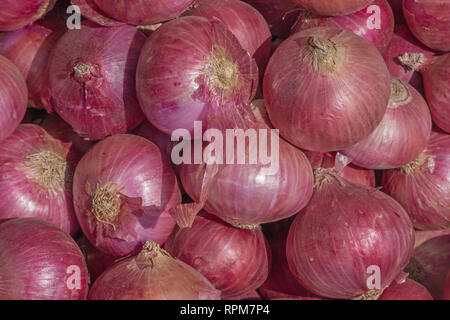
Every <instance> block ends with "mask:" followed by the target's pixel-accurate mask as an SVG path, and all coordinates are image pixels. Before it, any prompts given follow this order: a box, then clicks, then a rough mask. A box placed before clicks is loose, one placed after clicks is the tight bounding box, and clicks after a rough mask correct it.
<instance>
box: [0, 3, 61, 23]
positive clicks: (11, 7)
mask: <svg viewBox="0 0 450 320" xmlns="http://www.w3.org/2000/svg"><path fill="white" fill-rule="evenodd" d="M56 1H57V0H21V1H15V0H3V1H2V10H1V12H0V31H12V30H17V29H20V28H22V27H25V26H26V25H29V24H32V23H33V22H34V21H36V20H38V19H40V18H42V17H43V16H44V15H45V14H46V13H47V12H48V11H50V10H51V9H52V8H53V6H54V5H55V3H56Z"/></svg>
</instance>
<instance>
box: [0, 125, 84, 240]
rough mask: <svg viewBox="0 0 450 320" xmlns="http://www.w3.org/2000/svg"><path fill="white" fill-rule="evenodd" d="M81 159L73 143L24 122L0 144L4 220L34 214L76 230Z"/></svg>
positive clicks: (1, 214) (0, 212)
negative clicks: (76, 189) (75, 179)
mask: <svg viewBox="0 0 450 320" xmlns="http://www.w3.org/2000/svg"><path fill="white" fill-rule="evenodd" d="M78 159H79V155H78V153H77V152H76V151H75V150H74V148H71V145H70V144H68V143H65V142H63V141H61V140H59V139H55V138H54V137H52V136H51V135H50V134H48V133H47V132H46V131H45V130H44V129H43V128H41V127H39V126H37V125H34V124H23V125H20V126H19V128H18V129H17V130H16V131H15V132H14V133H13V134H12V135H11V136H10V137H8V138H7V139H6V140H4V141H3V143H1V144H0V177H2V178H1V179H0V193H1V194H2V195H3V200H2V201H1V202H0V220H5V219H11V218H23V217H33V218H39V219H42V220H46V221H48V222H51V223H53V224H55V225H56V226H58V227H59V228H61V229H62V230H63V231H65V232H67V233H70V234H74V233H75V232H76V231H78V229H79V225H78V222H77V219H76V217H75V212H74V208H73V202H72V176H73V172H74V170H75V165H76V163H77V161H78Z"/></svg>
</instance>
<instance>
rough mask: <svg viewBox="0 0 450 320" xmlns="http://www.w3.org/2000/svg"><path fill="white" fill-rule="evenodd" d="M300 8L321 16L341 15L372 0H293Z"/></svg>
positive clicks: (362, 6) (359, 8)
mask: <svg viewBox="0 0 450 320" xmlns="http://www.w3.org/2000/svg"><path fill="white" fill-rule="evenodd" d="M293 1H294V3H296V4H297V5H298V6H299V7H300V8H302V9H305V10H307V11H310V12H312V13H315V14H318V15H321V16H343V15H346V14H350V13H353V12H356V11H358V10H361V9H362V8H364V7H366V6H367V5H369V4H370V3H371V2H372V1H373V0H333V1H330V0H293Z"/></svg>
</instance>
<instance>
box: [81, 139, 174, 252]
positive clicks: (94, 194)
mask: <svg viewBox="0 0 450 320" xmlns="http://www.w3.org/2000/svg"><path fill="white" fill-rule="evenodd" d="M73 195H74V204H75V211H76V214H77V217H78V220H79V222H80V225H81V228H82V230H83V233H84V234H85V235H86V237H87V238H88V239H89V241H90V242H91V243H92V244H93V245H94V246H95V247H97V248H98V249H100V250H102V251H103V252H105V253H108V254H110V255H113V256H115V257H122V256H125V255H128V254H130V253H132V252H134V251H136V250H139V249H140V248H141V246H142V244H143V243H144V242H145V241H146V240H148V239H151V240H153V241H155V242H157V243H159V244H162V243H164V242H165V241H166V239H167V237H168V236H169V234H170V233H171V232H172V230H173V227H174V226H175V221H174V220H173V219H172V217H171V216H170V214H169V212H168V211H169V209H170V208H171V207H173V206H175V205H177V204H178V203H180V201H181V195H180V190H179V188H178V183H177V180H176V177H175V174H174V172H173V170H172V168H171V167H170V164H169V163H168V162H167V160H166V159H165V158H164V157H163V156H162V154H161V152H160V150H159V149H158V147H157V146H155V145H154V144H153V143H151V142H149V141H148V140H146V139H144V138H141V137H137V136H133V135H116V136H112V137H109V138H106V139H105V140H103V141H101V142H99V143H98V144H96V145H95V146H94V147H93V148H91V149H90V150H89V151H88V153H86V154H85V155H84V156H83V158H82V159H81V161H80V162H79V164H78V166H77V168H76V171H75V175H74V183H73Z"/></svg>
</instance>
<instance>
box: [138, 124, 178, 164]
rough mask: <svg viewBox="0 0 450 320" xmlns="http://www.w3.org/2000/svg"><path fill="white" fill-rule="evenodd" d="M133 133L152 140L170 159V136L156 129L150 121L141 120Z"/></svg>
mask: <svg viewBox="0 0 450 320" xmlns="http://www.w3.org/2000/svg"><path fill="white" fill-rule="evenodd" d="M133 134H134V135H137V136H140V137H143V138H145V139H147V140H149V141H151V142H153V143H154V144H156V145H157V146H158V148H159V149H160V150H161V152H162V153H163V154H164V155H165V156H167V159H169V160H170V159H171V155H172V141H171V138H170V136H169V135H167V134H165V133H164V132H161V131H159V130H158V129H156V128H155V127H154V126H153V125H152V124H151V123H150V122H148V121H144V122H142V123H141V124H140V125H139V127H137V128H136V129H135V130H133Z"/></svg>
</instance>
